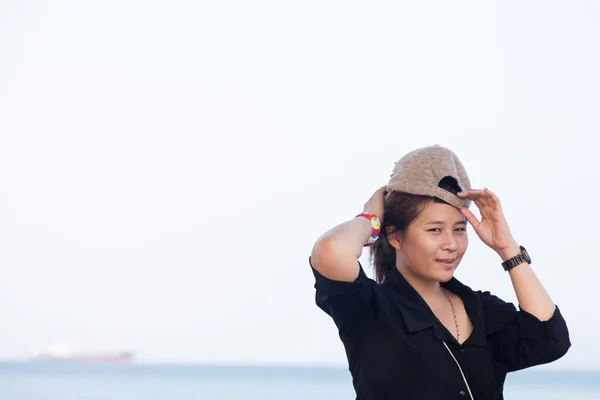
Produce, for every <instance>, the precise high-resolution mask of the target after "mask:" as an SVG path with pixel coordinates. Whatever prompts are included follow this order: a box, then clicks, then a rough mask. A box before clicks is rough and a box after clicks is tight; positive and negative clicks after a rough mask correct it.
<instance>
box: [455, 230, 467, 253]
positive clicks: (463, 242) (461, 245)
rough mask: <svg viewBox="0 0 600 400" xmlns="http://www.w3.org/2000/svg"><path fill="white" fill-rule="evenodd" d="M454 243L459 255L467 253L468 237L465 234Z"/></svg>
mask: <svg viewBox="0 0 600 400" xmlns="http://www.w3.org/2000/svg"><path fill="white" fill-rule="evenodd" d="M456 241H457V243H458V248H459V249H460V252H461V253H464V252H465V251H467V247H469V237H468V236H467V235H466V234H465V235H461V236H460V237H458V238H457V240H456Z"/></svg>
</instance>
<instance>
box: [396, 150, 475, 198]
mask: <svg viewBox="0 0 600 400" xmlns="http://www.w3.org/2000/svg"><path fill="white" fill-rule="evenodd" d="M447 176H450V177H452V178H454V179H456V182H457V183H458V186H459V187H460V190H461V191H467V190H469V189H471V183H470V181H469V176H468V175H467V171H466V170H465V167H464V166H463V165H462V163H461V162H460V160H459V159H458V157H457V156H456V154H454V153H453V152H452V151H451V150H449V149H447V148H445V147H442V146H440V145H438V144H436V145H434V146H428V147H422V148H420V149H417V150H414V151H411V152H410V153H408V154H406V155H405V156H404V157H402V158H401V159H400V160H399V161H398V162H396V166H395V167H394V171H393V172H392V174H391V175H390V181H389V182H388V184H387V189H388V191H390V190H393V191H398V192H405V193H410V194H418V195H423V196H431V197H437V198H439V199H441V200H443V201H445V202H447V203H449V204H451V205H453V206H455V207H458V208H461V207H465V208H469V206H470V205H471V201H470V200H467V199H462V198H460V197H458V196H456V195H454V194H452V193H450V192H448V191H447V190H444V189H442V188H440V187H439V186H438V185H439V183H440V181H441V180H442V179H443V178H445V177H447Z"/></svg>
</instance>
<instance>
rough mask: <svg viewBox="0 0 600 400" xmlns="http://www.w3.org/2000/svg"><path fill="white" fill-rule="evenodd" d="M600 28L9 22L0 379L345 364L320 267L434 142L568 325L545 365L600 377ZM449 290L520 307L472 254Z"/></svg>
mask: <svg viewBox="0 0 600 400" xmlns="http://www.w3.org/2000/svg"><path fill="white" fill-rule="evenodd" d="M599 20H600V3H598V2H595V1H591V0H590V1H570V2H566V1H562V2H557V1H529V2H516V1H511V2H505V1H504V2H479V1H465V2H460V3H456V2H452V1H435V2H406V1H404V2H398V1H389V2H371V3H365V2H356V1H313V0H307V1H302V2H289V1H274V0H273V1H263V0H259V1H253V2H247V1H228V0H227V1H210V2H209V1H201V2H196V1H170V2H157V1H135V0H126V1H124V0H120V1H114V0H110V1H102V2H93V1H86V2H81V1H74V0H72V1H68V0H66V1H56V2H45V1H22V2H9V1H2V2H0V271H1V278H0V320H1V321H2V328H1V329H0V359H23V358H25V357H26V356H27V353H28V351H30V350H31V349H32V348H37V347H39V346H48V345H50V344H52V343H67V344H71V345H75V344H77V345H80V346H86V347H90V348H92V347H103V348H105V347H122V348H125V349H132V350H135V351H136V352H138V354H139V360H140V361H145V362H186V363H187V362H203V363H204V362H211V363H212V362H215V363H285V364H296V363H300V364H334V365H345V362H346V361H345V355H344V352H343V348H342V344H341V342H340V341H339V339H338V337H337V331H336V329H335V325H334V324H333V322H332V321H331V320H330V319H329V317H328V316H327V315H325V314H324V313H323V312H322V311H321V310H319V309H318V308H317V307H316V305H315V303H314V289H313V283H314V281H313V277H312V274H311V272H310V269H309V266H308V256H309V254H310V249H311V246H312V244H313V242H314V241H315V240H316V239H317V238H318V236H319V235H320V234H321V233H323V232H324V231H326V230H327V229H329V228H330V227H331V226H333V225H335V224H338V223H340V222H343V221H345V220H347V219H349V218H352V217H353V216H354V215H356V214H357V213H358V212H360V211H361V210H362V206H363V204H364V202H365V201H366V200H367V199H368V198H369V196H370V195H371V194H372V192H373V191H374V190H375V189H377V188H378V187H379V186H381V185H383V184H385V183H386V182H387V179H388V177H389V174H390V173H391V171H392V168H393V166H394V162H395V161H397V160H398V159H399V158H400V157H401V156H402V155H404V154H405V153H406V152H408V151H410V150H413V149H415V148H417V147H421V146H426V145H431V144H441V145H444V146H447V147H449V148H451V149H453V150H454V151H455V152H456V153H457V154H458V155H459V157H460V158H461V159H462V161H463V163H464V164H465V166H466V167H467V169H468V172H469V174H470V177H471V181H472V183H473V185H474V186H476V187H484V186H487V187H489V188H490V189H492V190H494V191H495V192H496V193H497V194H498V195H499V197H500V198H501V200H502V202H503V205H504V208H505V211H506V214H507V218H508V221H509V224H510V226H511V228H512V230H513V233H514V236H515V237H516V238H517V240H519V241H520V242H521V243H522V244H523V245H524V246H525V247H527V249H528V250H529V252H530V253H531V256H532V258H533V267H534V269H535V270H536V272H537V273H538V275H539V277H540V278H541V279H542V281H543V283H544V284H545V286H546V287H547V289H548V290H549V292H550V294H551V296H552V298H553V299H554V301H555V302H556V303H557V304H558V305H559V307H560V308H561V310H562V312H563V314H564V315H565V318H566V319H567V322H568V324H569V327H570V330H571V338H572V342H573V347H572V349H571V351H570V352H569V354H568V355H567V356H565V357H564V358H563V359H561V360H560V361H559V362H557V363H554V364H552V365H551V367H552V368H561V367H562V368H592V367H600V364H599V361H598V360H599V359H600V346H598V342H597V341H598V338H599V335H598V330H599V329H600V313H599V312H598V306H599V305H600V294H599V293H600V290H599V289H598V285H597V282H598V280H599V279H600V272H599V269H600V262H599V261H598V260H599V255H598V251H600V250H599V246H598V240H599V237H600V235H599V234H598V232H599V227H600V216H599V215H600V212H599V208H598V202H599V201H600V189H599V179H600V169H599V168H598V157H599V156H598V154H599V149H600V147H599V144H600V141H599V139H598V138H597V134H598V132H599V128H600V121H599V117H598V109H599V106H600V95H599V93H600V80H599V77H598V71H600V52H599V45H598V42H599V39H600V28H599V25H598V21H599ZM594 71H596V72H594ZM366 256H367V252H366V251H365V252H364V254H363V257H362V258H361V261H362V262H363V265H367V262H368V261H367V257H366ZM367 271H368V273H369V274H371V272H372V271H371V269H370V268H367ZM371 275H372V274H371ZM457 277H458V278H459V279H461V280H462V281H463V282H464V283H466V284H467V285H469V286H471V287H472V288H473V289H485V290H491V291H492V292H493V293H495V294H497V295H498V296H500V297H502V298H504V299H505V300H508V301H516V299H515V295H514V292H513V291H512V286H511V284H510V280H509V277H508V275H507V274H506V273H505V272H504V271H503V270H502V268H501V266H500V260H499V259H498V257H497V256H496V255H495V253H493V251H492V250H490V249H488V248H487V247H485V245H483V244H481V243H480V242H479V240H478V239H477V237H476V235H475V234H474V233H473V232H472V233H471V245H470V248H469V251H468V252H467V255H466V257H465V259H464V261H463V263H462V265H461V267H460V268H459V270H458V272H457Z"/></svg>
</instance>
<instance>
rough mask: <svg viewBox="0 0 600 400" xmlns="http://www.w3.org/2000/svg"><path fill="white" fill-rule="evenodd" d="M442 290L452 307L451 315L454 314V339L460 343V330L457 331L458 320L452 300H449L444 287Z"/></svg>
mask: <svg viewBox="0 0 600 400" xmlns="http://www.w3.org/2000/svg"><path fill="white" fill-rule="evenodd" d="M442 292H444V295H445V296H446V298H447V299H448V302H449V303H450V307H452V315H454V325H456V341H457V342H458V343H460V332H459V331H458V320H457V319H456V311H455V310H454V304H453V303H452V300H450V295H448V293H446V289H442Z"/></svg>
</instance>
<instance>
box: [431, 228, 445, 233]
mask: <svg viewBox="0 0 600 400" xmlns="http://www.w3.org/2000/svg"><path fill="white" fill-rule="evenodd" d="M441 231H442V230H441V229H440V228H431V229H427V232H441Z"/></svg>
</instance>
